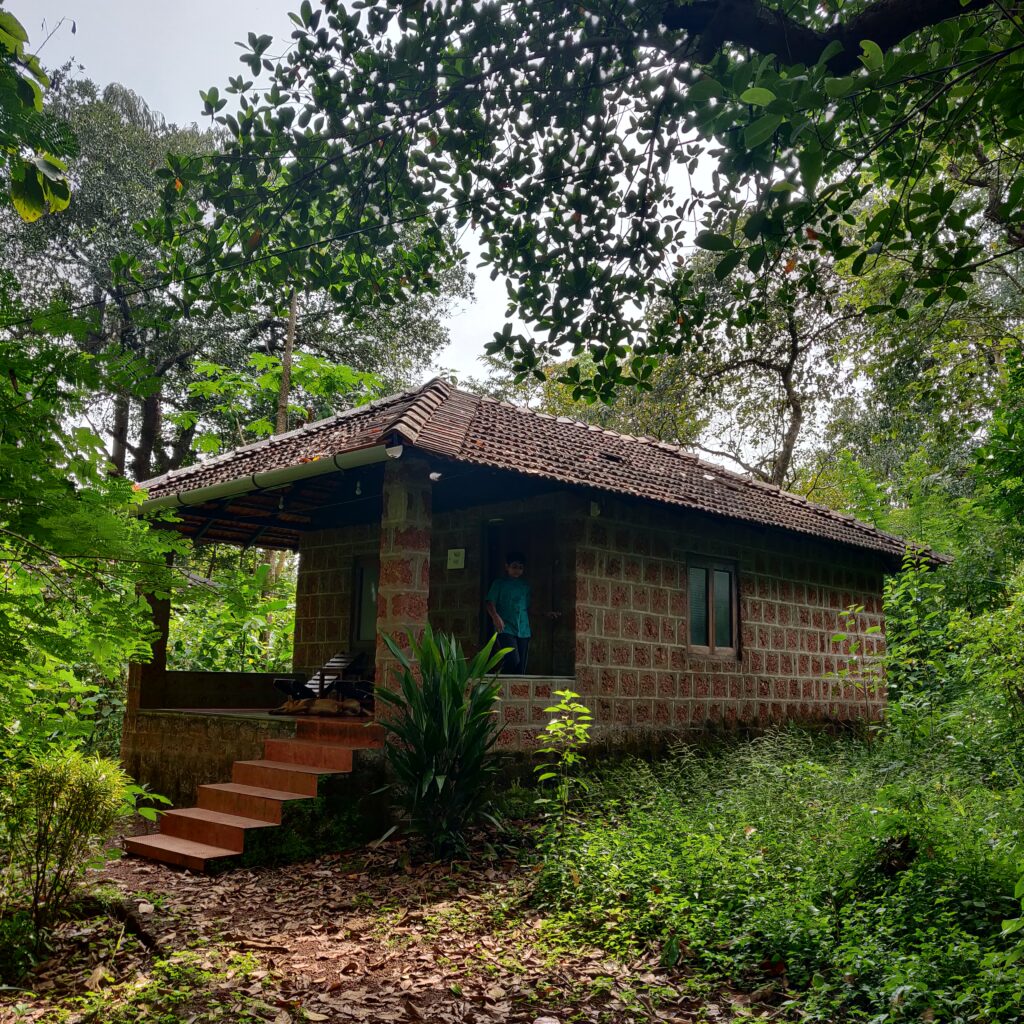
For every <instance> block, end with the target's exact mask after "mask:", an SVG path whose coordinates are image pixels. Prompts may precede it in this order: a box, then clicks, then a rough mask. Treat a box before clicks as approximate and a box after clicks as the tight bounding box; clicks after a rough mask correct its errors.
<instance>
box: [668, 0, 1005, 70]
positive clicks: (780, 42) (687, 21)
mask: <svg viewBox="0 0 1024 1024" xmlns="http://www.w3.org/2000/svg"><path fill="white" fill-rule="evenodd" d="M995 6H996V0H970V2H969V3H967V4H963V3H961V0H877V2H876V3H873V4H871V5H870V6H868V7H866V8H864V10H863V11H861V12H860V13H859V14H857V15H855V16H854V17H853V18H851V19H850V20H849V21H848V22H845V23H844V22H839V23H838V24H836V25H835V26H833V27H832V28H831V29H829V30H828V31H827V32H819V31H818V30H817V29H813V28H809V27H808V26H806V25H801V24H800V23H799V22H797V21H794V20H793V19H792V18H791V17H790V16H789V15H787V14H785V13H784V12H783V11H781V10H778V9H775V8H770V7H768V6H767V5H766V4H764V3H762V2H761V0H697V2H696V3H687V2H686V0H679V3H678V5H677V4H676V3H669V4H668V5H666V7H665V9H664V10H663V11H662V14H661V23H662V25H664V26H665V28H667V29H669V30H670V31H676V32H686V33H687V34H688V35H690V36H695V37H700V42H699V45H698V55H699V57H700V58H701V59H702V60H703V61H705V62H706V61H708V60H710V59H711V57H712V56H714V54H715V52H716V51H717V50H718V49H719V48H720V47H721V45H722V44H723V43H732V44H734V45H737V46H749V47H750V48H751V49H752V50H754V51H755V52H757V53H762V54H774V55H775V56H776V57H778V58H779V59H780V60H783V61H785V62H786V63H788V64H807V65H813V64H817V63H818V59H819V58H820V56H821V54H822V53H823V51H824V50H825V48H826V47H827V46H829V45H830V44H832V43H833V42H838V43H840V44H842V47H843V49H842V51H841V52H840V53H837V54H836V55H835V56H834V57H832V58H831V59H830V60H829V62H828V66H829V68H831V69H832V70H833V71H835V72H836V73H837V74H845V73H847V72H850V71H854V70H856V69H857V68H858V67H859V66H860V63H859V60H858V54H859V53H860V41H861V40H862V39H870V40H872V41H873V42H875V43H878V45H879V46H880V47H881V48H882V49H883V50H888V49H890V48H891V47H893V46H895V45H896V43H898V42H900V41H901V40H902V39H905V38H906V37H907V36H909V35H911V34H912V33H914V32H919V31H920V30H921V29H923V28H929V27H930V26H932V25H938V24H940V23H941V22H943V21H949V20H950V19H951V18H959V17H960V15H962V14H968V13H970V12H972V11H979V10H983V9H985V8H987V7H995Z"/></svg>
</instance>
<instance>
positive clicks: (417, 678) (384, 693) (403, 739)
mask: <svg viewBox="0 0 1024 1024" xmlns="http://www.w3.org/2000/svg"><path fill="white" fill-rule="evenodd" d="M384 641H385V643H386V644H387V645H388V648H389V649H390V651H391V653H392V654H393V655H394V656H395V658H396V659H397V660H398V663H399V665H400V666H401V669H402V674H401V685H400V688H399V690H398V691H391V690H385V689H383V688H379V689H378V690H377V691H376V697H377V699H378V700H379V701H381V702H383V703H384V704H387V705H388V706H389V708H390V712H389V713H388V714H385V715H382V716H381V717H380V719H379V721H380V724H381V725H382V726H383V727H384V728H385V729H386V730H387V732H388V733H389V738H388V744H387V755H388V759H389V761H390V764H391V767H392V769H393V770H394V773H395V775H396V776H397V778H398V781H399V783H400V787H401V790H400V792H401V796H400V800H401V803H402V805H403V809H404V810H405V812H406V813H407V815H408V816H409V819H410V823H411V825H412V827H413V828H414V829H415V830H416V831H417V832H419V833H420V834H421V835H423V836H424V837H425V838H426V839H427V840H429V842H430V843H431V845H432V846H433V847H434V850H435V852H436V853H438V854H449V853H453V852H457V851H460V850H463V849H465V839H464V834H465V830H466V828H467V827H468V826H469V825H472V824H474V823H475V822H477V821H479V820H480V819H481V818H483V817H485V816H486V811H487V807H488V805H489V803H490V796H491V792H490V783H491V781H492V779H493V777H494V773H495V771H496V769H497V764H496V759H495V757H494V746H495V744H496V743H497V742H498V736H499V735H500V733H501V728H502V726H501V721H500V719H499V717H498V714H497V709H496V707H495V704H496V702H497V701H498V699H499V693H500V690H501V684H500V682H499V681H498V678H497V675H496V671H497V669H498V666H499V665H500V664H501V659H502V658H503V657H504V655H505V651H504V650H500V651H495V650H494V644H495V637H492V638H491V639H490V640H489V641H488V642H487V643H486V644H485V645H484V646H483V648H482V649H481V650H480V651H479V653H477V654H476V655H475V656H474V657H473V658H472V659H467V658H466V656H465V654H464V653H463V651H462V645H461V644H460V643H459V642H458V641H457V640H456V639H455V637H453V636H449V635H447V634H444V633H437V634H435V633H434V632H433V630H432V629H431V628H430V627H429V626H427V627H426V628H425V629H424V631H423V638H422V640H417V639H416V638H415V637H414V636H412V635H411V634H410V635H409V649H410V655H411V657H410V656H407V655H406V653H405V652H404V651H403V650H402V649H401V648H400V647H399V646H398V644H397V643H396V642H395V640H394V638H392V637H390V636H385V637H384Z"/></svg>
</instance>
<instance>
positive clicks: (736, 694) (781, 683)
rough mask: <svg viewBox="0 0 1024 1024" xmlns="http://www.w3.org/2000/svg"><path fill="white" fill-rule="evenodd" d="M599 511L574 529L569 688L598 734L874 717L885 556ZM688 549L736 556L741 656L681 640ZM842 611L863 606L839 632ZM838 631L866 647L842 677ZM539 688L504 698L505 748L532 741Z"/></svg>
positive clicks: (751, 531) (880, 702) (725, 526)
mask: <svg viewBox="0 0 1024 1024" xmlns="http://www.w3.org/2000/svg"><path fill="white" fill-rule="evenodd" d="M598 509H599V512H600V514H599V515H598V516H596V517H595V516H590V515H584V516H583V517H581V519H580V520H579V521H578V523H577V526H576V530H577V533H578V540H577V543H576V609H575V618H576V651H575V664H576V683H575V687H574V688H575V689H576V691H577V692H578V693H580V694H581V696H582V698H583V702H584V703H586V704H587V705H588V706H589V707H590V708H591V710H592V711H593V712H594V715H595V729H594V732H595V737H597V738H601V739H604V740H606V741H608V742H610V743H613V744H617V745H626V746H630V745H635V744H642V743H643V742H644V741H645V740H648V741H651V740H653V741H655V742H657V739H658V736H659V735H660V736H667V735H671V734H682V733H686V732H689V731H697V730H701V729H704V728H706V727H708V726H711V725H722V726H736V725H747V726H751V727H757V728H763V727H765V726H768V725H771V724H773V723H779V722H783V721H786V720H799V721H806V722H820V721H826V720H831V721H853V720H857V719H876V718H878V717H879V716H880V715H881V712H882V710H883V708H884V704H885V689H884V683H883V682H882V681H881V680H880V678H878V676H877V675H875V674H873V673H875V672H876V671H877V660H878V658H879V656H880V655H881V654H882V653H884V649H885V647H884V645H885V640H884V619H883V616H882V605H881V594H882V582H883V568H884V567H883V564H882V562H881V560H880V559H876V558H875V557H874V556H872V555H871V554H870V553H869V552H863V551H850V552H849V553H847V552H846V551H845V550H844V549H842V548H838V547H835V546H832V545H828V544H825V543H821V542H818V541H815V540H813V539H811V538H807V539H803V538H799V537H794V536H792V535H786V534H784V533H781V532H777V531H768V530H761V529H759V528H756V527H753V526H747V525H745V524H742V523H723V522H721V521H716V520H713V519H710V518H708V517H705V516H701V515H698V514H690V513H685V512H674V511H671V510H662V509H658V508H655V507H651V506H642V505H633V504H627V503H625V502H617V501H609V500H602V501H601V502H600V505H599V506H598ZM688 556H698V557H705V558H718V559H726V560H729V561H732V562H734V563H735V564H736V568H737V571H738V585H739V630H740V648H739V655H738V657H728V658H724V657H714V658H712V657H708V656H706V655H704V654H700V653H697V652H691V651H690V650H689V649H688V647H687V629H686V622H687V619H686V612H687V609H686V601H687V586H686V567H687V558H688ZM851 605H862V606H863V611H862V612H860V613H858V614H857V615H856V617H855V620H854V621H853V623H852V624H851V625H849V626H848V625H847V622H846V619H845V616H844V611H845V609H847V608H848V607H850V606H851ZM870 627H878V628H879V630H882V631H880V632H877V633H872V634H868V633H867V632H866V631H867V630H868V629H869V628H870ZM839 632H845V633H847V634H848V635H849V636H850V637H851V638H854V637H856V638H857V639H858V641H859V643H860V649H861V654H862V658H861V661H860V664H859V666H856V673H855V674H850V675H847V676H845V677H844V676H842V675H840V673H841V672H842V671H843V670H844V669H849V667H850V661H849V657H848V656H847V655H848V649H849V641H844V642H833V639H832V638H833V636H834V635H835V634H836V633H839ZM865 668H869V671H868V672H867V673H865V672H864V669H865ZM547 692H548V691H547V688H546V687H545V688H543V693H533V692H531V693H530V694H529V696H527V693H526V691H525V688H524V690H523V693H522V696H521V697H520V698H519V700H513V701H510V702H509V706H507V707H506V709H505V715H506V724H507V732H508V735H507V736H506V737H505V741H504V742H505V745H507V746H511V747H514V748H524V749H525V748H529V747H530V746H532V745H533V735H534V734H535V733H536V731H537V729H538V728H539V727H540V726H541V725H542V724H543V721H544V718H545V716H544V715H543V713H542V704H543V703H545V702H546V701H547V699H548V698H547ZM516 705H518V706H516Z"/></svg>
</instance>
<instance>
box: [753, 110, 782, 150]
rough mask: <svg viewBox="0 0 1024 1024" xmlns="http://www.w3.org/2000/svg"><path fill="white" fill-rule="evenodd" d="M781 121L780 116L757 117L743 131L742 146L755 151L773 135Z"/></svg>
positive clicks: (766, 115)
mask: <svg viewBox="0 0 1024 1024" xmlns="http://www.w3.org/2000/svg"><path fill="white" fill-rule="evenodd" d="M782 121H783V117H782V115H781V114H765V116H764V117H759V118H758V119H757V120H756V121H754V122H753V123H751V124H748V125H747V127H746V128H745V129H744V131H743V142H744V144H745V145H746V147H747V148H748V149H757V147H758V146H760V145H761V144H762V143H764V142H767V141H768V140H769V139H770V138H771V137H772V136H773V135H774V134H775V130H776V129H777V128H778V127H779V125H780V124H782Z"/></svg>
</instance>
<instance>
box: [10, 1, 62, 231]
mask: <svg viewBox="0 0 1024 1024" xmlns="http://www.w3.org/2000/svg"><path fill="white" fill-rule="evenodd" d="M27 46H28V33H26V31H25V29H24V27H23V26H22V24H21V22H20V21H18V19H17V18H15V17H14V15H13V14H11V13H10V11H5V10H3V8H2V7H0V200H2V201H3V202H5V203H6V202H8V201H9V202H10V203H11V204H12V205H13V206H14V209H15V210H17V211H18V216H20V217H21V218H22V219H23V220H27V221H32V220H37V219H38V218H39V217H42V216H43V214H45V213H47V212H56V211H58V210H63V209H66V208H67V205H68V203H69V202H70V201H71V190H70V187H69V185H68V180H67V174H66V172H67V164H66V163H65V162H64V161H65V159H66V158H67V157H69V156H73V155H74V153H75V146H74V139H73V137H72V136H71V134H70V132H68V131H67V129H66V128H65V126H64V125H62V124H61V123H60V122H59V121H58V120H55V119H54V118H51V117H49V116H47V115H46V114H45V113H44V111H43V90H44V89H45V88H46V87H47V86H48V85H49V84H50V82H49V79H48V78H47V76H46V73H45V72H44V71H43V69H42V66H41V65H40V63H39V58H38V57H36V56H35V55H33V54H30V53H28V52H27V50H26V47H27Z"/></svg>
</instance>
